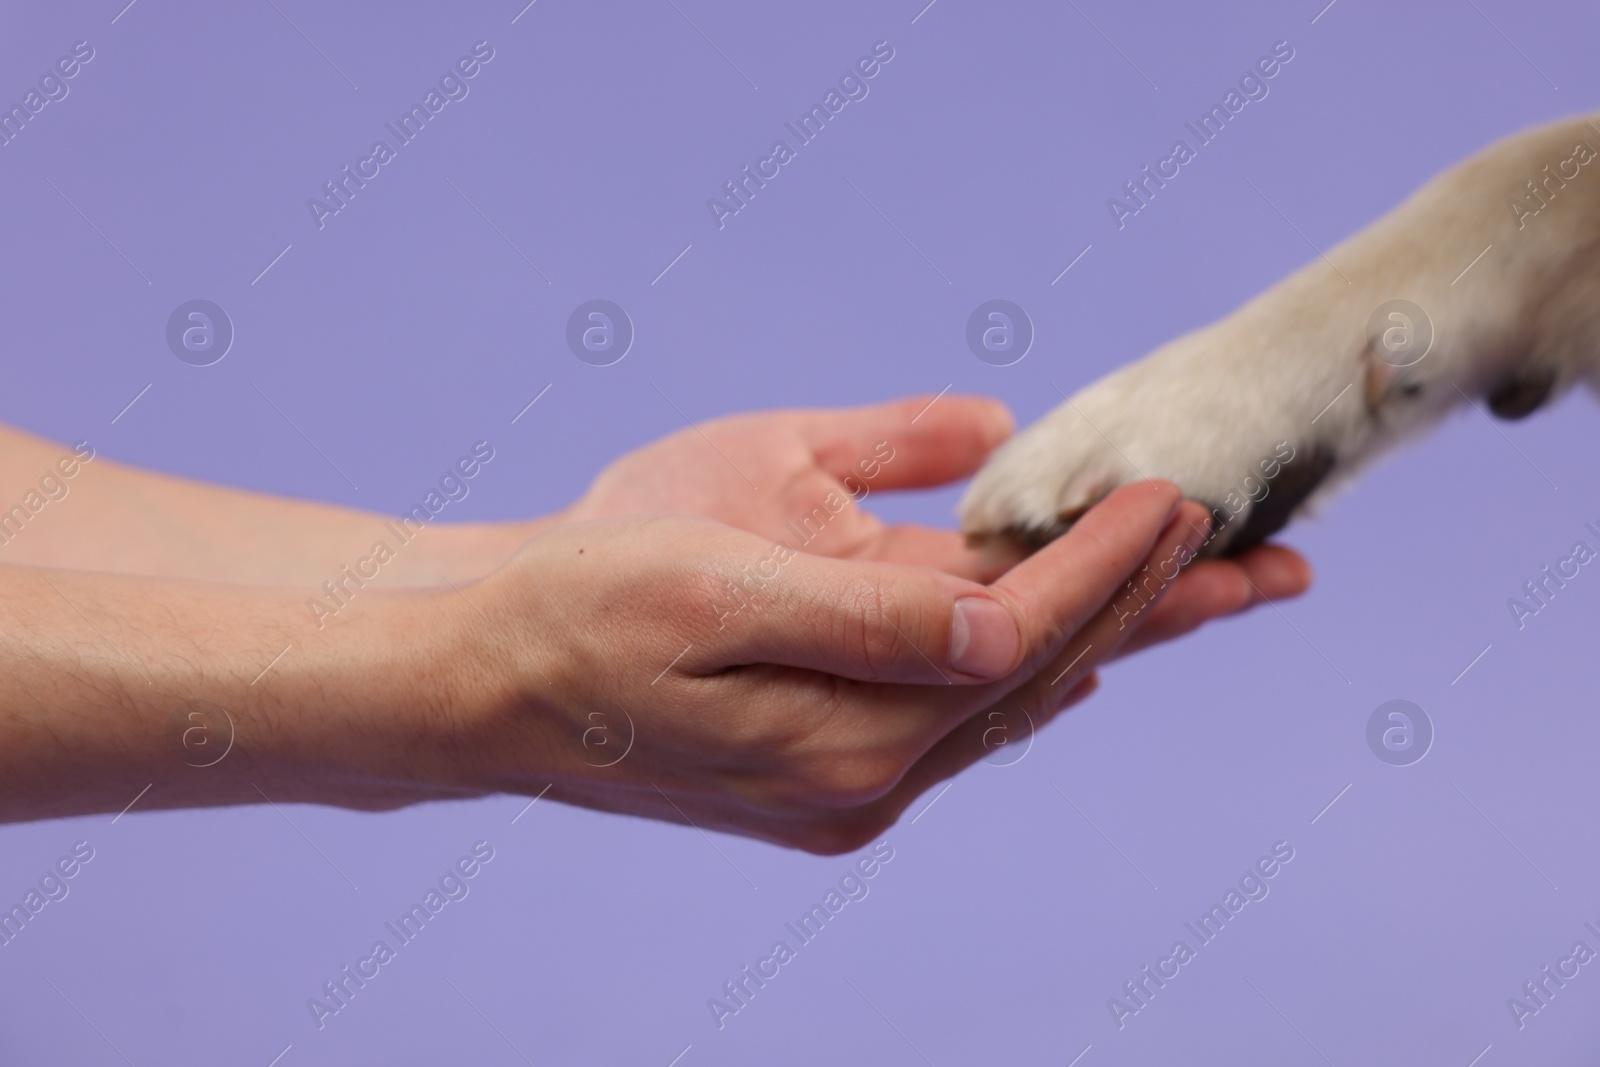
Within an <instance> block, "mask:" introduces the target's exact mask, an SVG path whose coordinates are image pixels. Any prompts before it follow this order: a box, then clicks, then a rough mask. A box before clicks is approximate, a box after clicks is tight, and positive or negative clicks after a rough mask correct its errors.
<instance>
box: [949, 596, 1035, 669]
mask: <svg viewBox="0 0 1600 1067" xmlns="http://www.w3.org/2000/svg"><path fill="white" fill-rule="evenodd" d="M1021 644H1022V635H1021V634H1020V633H1018V632H1017V621H1016V619H1014V618H1012V616H1011V612H1009V611H1007V610H1006V609H1005V608H1004V607H1002V606H1000V605H999V604H998V603H996V602H995V601H993V600H990V599H988V598H986V597H981V596H964V597H959V598H958V599H957V600H956V603H955V609H954V610H953V611H952V612H951V613H950V666H952V667H954V668H955V669H956V670H958V671H961V672H962V673H963V674H975V675H977V676H978V677H980V678H998V677H1000V676H1001V675H1002V674H1005V673H1006V672H1007V671H1009V670H1010V669H1011V665H1012V664H1013V663H1015V662H1016V661H1017V650H1018V649H1019V648H1020V647H1021Z"/></svg>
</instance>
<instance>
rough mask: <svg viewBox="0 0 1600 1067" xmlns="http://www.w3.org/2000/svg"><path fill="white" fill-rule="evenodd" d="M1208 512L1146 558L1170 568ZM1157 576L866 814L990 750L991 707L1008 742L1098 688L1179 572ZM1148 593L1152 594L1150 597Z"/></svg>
mask: <svg viewBox="0 0 1600 1067" xmlns="http://www.w3.org/2000/svg"><path fill="white" fill-rule="evenodd" d="M1207 517H1208V516H1207V514H1206V512H1205V510H1204V509H1203V508H1201V507H1199V506H1198V505H1195V504H1192V503H1190V504H1186V505H1185V506H1184V507H1183V508H1182V509H1181V511H1180V512H1179V514H1177V515H1176V516H1174V517H1173V519H1172V520H1171V521H1170V522H1169V523H1168V524H1167V525H1166V526H1165V528H1164V529H1163V530H1162V531H1161V534H1160V536H1159V538H1158V539H1157V541H1156V543H1155V545H1154V546H1153V547H1152V549H1151V551H1150V553H1149V556H1148V558H1147V561H1146V562H1147V565H1148V566H1150V567H1152V568H1154V569H1155V570H1156V571H1157V574H1158V575H1159V574H1160V573H1164V572H1163V571H1162V569H1161V563H1162V562H1163V561H1166V560H1174V559H1179V558H1190V557H1192V555H1193V553H1194V551H1195V549H1196V545H1197V543H1198V541H1199V540H1203V539H1204V536H1205V533H1206V530H1205V528H1204V526H1203V523H1204V522H1205V520H1206V519H1207ZM1197 528H1198V531H1199V532H1198V536H1197V533H1196V530H1197ZM1141 573H1143V572H1142V570H1141ZM1167 573H1170V568H1169V569H1168V571H1167ZM1156 581H1157V582H1164V585H1161V586H1159V587H1158V586H1151V587H1149V588H1148V591H1146V590H1140V591H1138V592H1129V593H1126V594H1125V595H1123V596H1119V597H1114V598H1113V599H1112V600H1111V602H1110V603H1107V604H1105V605H1104V606H1103V607H1102V608H1101V609H1100V610H1099V611H1098V612H1097V613H1096V614H1095V616H1094V617H1093V618H1092V619H1091V620H1090V621H1089V622H1088V623H1087V624H1086V625H1085V626H1083V627H1082V628H1081V629H1079V630H1077V631H1076V632H1075V633H1073V634H1072V635H1071V640H1070V641H1068V642H1067V645H1066V647H1065V648H1064V649H1063V650H1062V651H1061V652H1060V653H1059V654H1058V655H1057V656H1056V657H1055V659H1054V660H1052V661H1051V662H1050V663H1048V664H1045V665H1044V669H1043V670H1041V671H1040V672H1039V673H1038V674H1036V675H1035V676H1034V677H1033V678H1031V679H1030V680H1029V681H1028V682H1027V683H1026V684H1024V685H1022V686H1021V687H1019V688H1018V689H1016V690H1014V691H1013V692H1010V693H1007V694H1006V695H1005V696H1003V697H1002V698H1001V699H999V700H997V701H995V702H994V703H993V704H992V705H990V706H989V707H988V708H987V709H986V710H985V711H984V712H980V713H979V714H977V715H974V716H972V717H970V718H968V719H967V720H965V721H964V722H962V723H961V724H960V725H959V726H957V727H956V728H955V729H954V730H952V731H951V732H950V733H948V734H946V735H945V736H944V737H942V738H941V739H940V740H939V741H938V742H937V743H935V744H934V745H933V746H932V747H930V748H929V750H928V751H927V752H926V753H925V754H924V755H923V756H922V757H921V758H919V759H918V760H917V761H916V762H915V763H914V764H912V766H911V767H910V769H909V770H907V771H906V774H905V776H904V777H903V778H902V779H901V780H900V781H899V782H898V783H896V784H895V786H894V787H893V788H892V789H890V790H889V791H888V792H887V793H885V794H884V796H883V797H882V798H880V799H879V800H877V801H874V802H873V803H872V804H871V805H868V806H867V810H866V811H865V812H864V813H863V814H864V817H867V818H877V819H888V820H889V821H892V820H893V819H894V818H896V817H898V816H899V814H900V813H901V812H902V811H904V810H905V808H906V807H907V806H908V805H909V804H910V803H911V802H912V801H913V800H914V799H915V798H916V797H918V796H920V795H921V794H922V793H923V792H924V791H926V790H927V789H929V788H930V787H931V786H933V785H935V784H937V783H938V782H940V781H943V780H944V779H946V778H951V777H954V776H955V775H957V774H959V773H960V772H961V771H962V770H964V769H965V768H967V767H969V766H971V765H972V764H973V763H976V762H977V761H978V760H980V759H983V758H984V757H985V756H987V755H990V754H991V753H992V752H993V751H994V747H995V746H994V745H993V744H992V743H988V742H987V741H986V738H988V737H991V736H993V734H992V731H993V730H994V729H995V720H994V719H993V718H991V716H992V715H999V716H1001V717H1002V720H1001V721H1002V723H1003V725H1004V728H1005V736H1006V737H1007V738H1008V741H1007V743H1010V739H1011V738H1012V737H1014V736H1015V734H1016V733H1017V732H1018V731H1019V730H1021V729H1022V728H1023V725H1024V724H1026V728H1027V730H1028V732H1029V736H1031V735H1032V732H1033V731H1035V730H1037V729H1039V728H1040V727H1042V726H1043V725H1044V724H1045V723H1047V722H1049V721H1050V720H1052V719H1054V718H1055V716H1056V715H1058V714H1059V713H1060V712H1061V711H1062V710H1064V709H1065V708H1068V707H1070V706H1072V705H1073V704H1076V703H1077V702H1078V701H1080V700H1082V699H1083V698H1084V697H1086V696H1088V695H1089V694H1090V693H1092V692H1093V691H1094V689H1095V688H1096V687H1097V686H1098V684H1099V683H1098V678H1097V676H1096V674H1095V669H1096V667H1097V666H1099V665H1100V664H1101V663H1104V662H1106V661H1108V660H1110V659H1113V658H1115V657H1116V655H1117V653H1118V649H1119V646H1120V645H1121V644H1122V643H1123V642H1124V641H1126V640H1129V639H1130V638H1131V637H1132V636H1133V635H1134V634H1135V632H1136V625H1135V620H1136V619H1137V618H1138V616H1139V615H1141V614H1143V613H1144V612H1152V613H1153V612H1154V611H1156V610H1157V608H1159V606H1160V603H1161V600H1162V598H1163V597H1164V596H1165V594H1166V592H1167V591H1168V590H1169V589H1172V588H1175V587H1176V585H1177V581H1176V580H1164V579H1160V578H1159V577H1158V578H1157V579H1156ZM1145 596H1148V597H1149V598H1150V599H1149V600H1148V601H1147V600H1146V599H1145ZM1005 758H1009V757H1005Z"/></svg>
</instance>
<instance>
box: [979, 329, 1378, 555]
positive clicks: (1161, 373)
mask: <svg viewBox="0 0 1600 1067" xmlns="http://www.w3.org/2000/svg"><path fill="white" fill-rule="evenodd" d="M1220 355H1221V354H1220V353H1219V352H1217V351H1216V350H1215V344H1214V340H1213V339H1209V338H1207V337H1206V336H1204V335H1203V334H1202V335H1196V336H1193V337H1191V338H1185V339H1184V340H1183V341H1182V342H1178V343H1174V344H1173V345H1169V346H1168V347H1167V348H1166V349H1163V350H1161V351H1158V352H1156V353H1155V354H1153V355H1152V356H1150V357H1149V358H1148V359H1146V360H1143V361H1141V362H1139V363H1135V364H1132V365H1131V366H1128V367H1124V368H1122V369H1121V370H1118V371H1116V372H1115V373H1113V374H1111V375H1109V376H1108V377H1106V378H1103V379H1101V380H1100V381H1098V382H1096V383H1094V384H1092V385H1090V386H1089V387H1087V388H1086V389H1083V390H1082V391H1080V392H1079V393H1078V394H1077V395H1075V396H1073V397H1072V398H1070V399H1069V400H1067V401H1066V402H1065V403H1063V404H1061V405H1060V406H1059V407H1057V408H1056V409H1055V410H1054V411H1052V412H1051V413H1050V414H1048V415H1046V416H1045V417H1044V418H1043V419H1041V420H1040V421H1039V422H1037V423H1035V424H1034V425H1032V426H1030V427H1029V428H1028V429H1027V430H1025V431H1023V432H1022V433H1020V434H1018V435H1017V436H1016V437H1013V438H1012V439H1011V440H1009V441H1007V442H1006V443H1005V444H1004V445H1002V446H1001V448H1000V449H999V450H997V451H996V453H995V454H994V455H993V456H992V457H990V459H989V462H988V464H987V465H986V466H985V467H984V468H983V469H982V470H981V471H980V472H979V473H978V475H977V477H976V478H975V479H974V480H973V483H972V485H971V486H970V487H969V488H968V490H967V492H966V494H965V496H964V497H963V498H962V501H961V504H960V507H959V510H960V514H961V526H962V531H963V532H964V533H966V534H967V535H968V540H969V542H970V543H973V544H979V545H981V544H983V543H985V542H986V541H990V540H999V541H1002V542H1011V543H1013V545H1015V546H1016V547H1021V548H1023V549H1024V550H1032V549H1035V548H1038V547H1040V546H1042V545H1043V544H1045V543H1047V542H1048V541H1050V540H1052V539H1053V538H1055V537H1057V536H1059V535H1061V534H1062V533H1064V532H1066V530H1067V528H1068V527H1069V526H1071V524H1072V523H1073V522H1074V521H1075V520H1076V519H1077V518H1078V517H1079V516H1080V515H1082V514H1083V513H1084V512H1085V511H1087V510H1088V509H1089V508H1090V507H1092V506H1093V505H1094V504H1095V503H1096V502H1098V501H1099V500H1100V499H1101V498H1102V497H1104V496H1105V495H1106V494H1107V493H1109V492H1111V490H1113V489H1115V488H1116V487H1117V486H1119V485H1123V484H1126V483H1128V482H1134V481H1141V480H1144V479H1148V478H1161V479H1166V480H1168V481H1171V482H1174V483H1175V484H1177V485H1178V487H1179V488H1180V489H1182V490H1183V493H1184V495H1185V496H1186V497H1188V498H1189V499H1192V500H1197V501H1199V502H1201V503H1202V504H1205V505H1206V506H1207V507H1208V508H1209V509H1210V510H1211V513H1212V532H1211V536H1210V538H1209V540H1208V541H1207V543H1206V547H1205V549H1203V550H1202V553H1201V554H1202V555H1221V554H1231V553H1237V552H1242V551H1244V550H1245V549H1247V548H1250V547H1252V546H1254V545H1256V544H1259V543H1260V542H1261V541H1263V540H1264V539H1266V538H1268V537H1270V536H1272V535H1273V534H1275V533H1277V532H1278V531H1279V530H1280V529H1282V528H1283V527H1284V525H1286V524H1287V523H1288V522H1289V520H1290V518H1291V516H1293V515H1294V514H1295V512H1296V511H1298V510H1299V509H1301V508H1302V507H1303V506H1304V505H1305V504H1306V502H1307V500H1308V499H1309V498H1310V497H1311V496H1312V495H1313V494H1314V493H1315V492H1316V491H1317V490H1318V489H1319V488H1321V487H1323V486H1324V484H1325V483H1327V481H1328V479H1329V477H1330V475H1332V474H1333V472H1334V470H1335V468H1336V467H1337V465H1338V454H1337V448H1336V446H1334V445H1333V444H1332V443H1330V442H1329V440H1328V439H1327V437H1326V435H1323V434H1319V433H1317V432H1316V429H1317V428H1316V426H1315V420H1316V417H1317V415H1318V410H1317V408H1318V406H1319V405H1325V404H1327V401H1328V399H1330V398H1332V397H1334V396H1336V395H1338V394H1339V393H1340V386H1339V385H1338V384H1336V383H1335V382H1331V381H1329V382H1326V383H1323V382H1319V381H1314V379H1318V378H1327V377H1329V376H1328V375H1325V374H1323V375H1319V374H1317V373H1315V368H1314V364H1308V365H1302V366H1301V367H1300V368H1299V374H1298V378H1299V379H1300V380H1298V381H1297V380H1295V379H1296V377H1297V375H1294V374H1289V375H1285V374H1282V373H1277V374H1274V373H1271V372H1270V370H1269V371H1268V372H1267V373H1263V369H1264V368H1262V367H1261V366H1259V365H1254V366H1252V365H1251V363H1252V362H1255V361H1247V360H1242V359H1241V358H1240V356H1239V354H1238V353H1234V354H1233V357H1232V358H1231V359H1223V358H1219V356H1220ZM1330 369H1333V368H1330ZM1336 373H1337V370H1336V369H1335V374H1336ZM1355 402H1356V401H1353V400H1352V401H1351V403H1355Z"/></svg>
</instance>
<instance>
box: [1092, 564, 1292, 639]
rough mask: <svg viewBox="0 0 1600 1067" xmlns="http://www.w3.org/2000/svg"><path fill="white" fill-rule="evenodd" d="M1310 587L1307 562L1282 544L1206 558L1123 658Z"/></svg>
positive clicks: (1140, 632)
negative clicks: (1232, 556) (1224, 557)
mask: <svg viewBox="0 0 1600 1067" xmlns="http://www.w3.org/2000/svg"><path fill="white" fill-rule="evenodd" d="M1310 584H1311V568H1310V565H1309V564H1308V563H1307V562H1306V561H1305V558H1304V557H1302V556H1301V555H1300V554H1299V553H1298V552H1295V551H1294V550H1293V549H1289V548H1284V547H1282V546H1280V545H1262V546H1260V547H1258V548H1254V549H1251V550H1250V551H1249V552H1246V553H1244V554H1243V555H1241V556H1239V557H1238V558H1237V559H1233V560H1204V561H1202V562H1199V563H1196V564H1194V565H1193V566H1192V567H1191V568H1190V570H1189V571H1188V573H1186V574H1184V575H1183V576H1182V577H1181V578H1180V579H1179V580H1178V584H1177V586H1176V587H1175V588H1174V589H1173V590H1172V593H1171V595H1170V596H1168V597H1167V598H1166V599H1165V600H1163V601H1162V603H1161V604H1160V605H1159V606H1158V607H1157V608H1156V609H1155V610H1154V611H1153V612H1152V613H1151V615H1150V617H1149V619H1148V620H1147V621H1146V622H1144V623H1143V624H1142V625H1141V626H1140V627H1139V630H1138V632H1136V633H1135V634H1134V635H1133V636H1132V637H1131V638H1130V639H1129V640H1128V641H1127V642H1126V643H1124V645H1123V646H1122V648H1121V649H1120V651H1119V652H1118V655H1119V656H1128V655H1132V654H1133V653H1135V652H1138V651H1140V650H1142V649H1145V648H1149V647H1150V646H1152V645H1157V644H1161V643H1162V642H1164V641H1170V640H1172V639H1173V638H1176V637H1181V636H1183V635H1184V634H1186V633H1189V632H1190V631H1192V630H1195V629H1197V628H1198V627H1200V626H1203V625H1204V624H1205V623H1207V622H1210V621H1211V620H1212V619H1216V618H1221V617H1223V616H1227V615H1233V614H1236V613H1238V612H1241V611H1245V610H1247V609H1249V608H1252V607H1255V606H1256V605H1258V604H1261V603H1264V602H1267V601H1273V600H1282V599H1286V598H1288V597H1294V596H1299V595H1300V594H1301V593H1303V592H1305V591H1306V589H1307V587H1309V586H1310Z"/></svg>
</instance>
